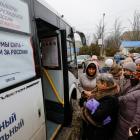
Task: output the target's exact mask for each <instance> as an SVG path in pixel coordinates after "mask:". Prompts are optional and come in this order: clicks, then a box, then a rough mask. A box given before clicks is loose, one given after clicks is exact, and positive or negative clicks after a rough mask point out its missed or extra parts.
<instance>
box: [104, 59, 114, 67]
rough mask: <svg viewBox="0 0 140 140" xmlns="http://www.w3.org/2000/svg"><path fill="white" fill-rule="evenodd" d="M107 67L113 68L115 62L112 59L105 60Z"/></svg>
mask: <svg viewBox="0 0 140 140" xmlns="http://www.w3.org/2000/svg"><path fill="white" fill-rule="evenodd" d="M105 65H106V66H107V67H111V66H112V65H113V60H112V59H110V58H109V59H106V60H105Z"/></svg>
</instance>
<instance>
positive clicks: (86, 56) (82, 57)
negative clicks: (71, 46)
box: [77, 55, 90, 59]
mask: <svg viewBox="0 0 140 140" xmlns="http://www.w3.org/2000/svg"><path fill="white" fill-rule="evenodd" d="M88 58H90V55H78V56H77V59H88Z"/></svg>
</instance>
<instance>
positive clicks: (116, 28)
mask: <svg viewBox="0 0 140 140" xmlns="http://www.w3.org/2000/svg"><path fill="white" fill-rule="evenodd" d="M122 29H123V28H122V27H121V22H120V21H119V19H118V18H117V19H115V22H114V25H113V29H112V32H111V33H110V36H108V38H107V39H106V40H105V47H106V49H105V50H107V51H108V53H110V52H112V53H115V51H118V50H119V47H120V44H121V41H120V37H121V34H122ZM109 50H110V52H109ZM106 54H107V53H106Z"/></svg>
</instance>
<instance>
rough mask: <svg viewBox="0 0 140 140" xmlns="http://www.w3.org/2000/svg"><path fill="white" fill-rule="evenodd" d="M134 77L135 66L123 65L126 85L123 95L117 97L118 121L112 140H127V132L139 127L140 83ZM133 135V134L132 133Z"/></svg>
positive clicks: (133, 64)
mask: <svg viewBox="0 0 140 140" xmlns="http://www.w3.org/2000/svg"><path fill="white" fill-rule="evenodd" d="M135 75H136V64H135V63H133V62H129V63H127V64H125V65H124V77H125V78H126V79H127V83H126V84H125V86H124V89H123V92H124V93H123V95H122V96H120V97H119V110H120V111H119V119H118V125H117V130H116V133H115V136H114V140H128V137H129V131H130V130H135V129H134V128H135V127H138V128H139V127H140V82H139V79H138V78H137V77H135ZM133 133H135V132H133Z"/></svg>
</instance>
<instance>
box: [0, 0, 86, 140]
mask: <svg viewBox="0 0 140 140" xmlns="http://www.w3.org/2000/svg"><path fill="white" fill-rule="evenodd" d="M78 33H79V32H78ZM79 34H80V35H81V37H82V42H83V43H85V38H84V35H83V34H82V33H79ZM77 77H78V69H77V62H76V50H75V40H74V31H73V29H72V27H71V26H70V25H69V24H68V23H66V22H65V21H64V20H63V19H62V18H61V16H60V15H59V14H58V13H57V12H56V11H55V10H53V9H52V8H51V7H50V6H49V5H48V4H47V3H46V2H45V0H44V1H43V0H0V83H1V84H0V111H1V115H0V140H46V139H48V140H50V139H54V137H55V135H56V134H57V132H58V130H59V129H60V128H61V126H62V125H64V126H67V125H69V124H70V122H71V114H72V111H71V106H70V100H71V98H77V89H76V84H75V82H76V78H77Z"/></svg>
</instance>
